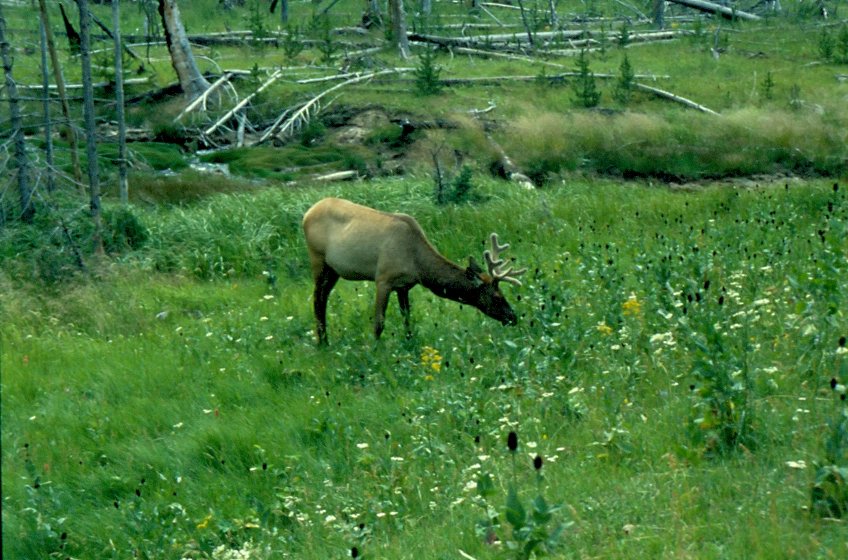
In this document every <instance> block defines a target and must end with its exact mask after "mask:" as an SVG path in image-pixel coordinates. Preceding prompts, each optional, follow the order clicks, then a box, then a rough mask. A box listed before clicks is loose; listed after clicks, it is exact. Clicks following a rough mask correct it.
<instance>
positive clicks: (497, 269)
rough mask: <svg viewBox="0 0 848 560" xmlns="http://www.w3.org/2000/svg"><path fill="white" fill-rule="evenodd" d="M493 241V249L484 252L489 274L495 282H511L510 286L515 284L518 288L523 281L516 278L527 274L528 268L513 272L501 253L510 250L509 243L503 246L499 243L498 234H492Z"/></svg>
mask: <svg viewBox="0 0 848 560" xmlns="http://www.w3.org/2000/svg"><path fill="white" fill-rule="evenodd" d="M490 239H491V241H492V249H491V250H486V251H484V252H483V257H484V258H485V259H486V265H487V266H488V268H489V274H491V275H492V278H493V279H494V281H495V282H499V281H501V280H503V281H504V282H509V283H510V284H515V285H516V286H520V285H521V281H520V280H519V279H518V278H516V276H521V275H522V274H524V273H525V272H527V269H526V268H522V269H520V270H513V269H512V267H511V266H510V267H508V268H505V267H506V264H507V263H506V262H505V261H504V260H503V259H502V258H500V253H501V251H506V250H507V249H509V243H504V244H503V245H501V244H500V243H499V242H498V234H497V233H492V235H491V236H490Z"/></svg>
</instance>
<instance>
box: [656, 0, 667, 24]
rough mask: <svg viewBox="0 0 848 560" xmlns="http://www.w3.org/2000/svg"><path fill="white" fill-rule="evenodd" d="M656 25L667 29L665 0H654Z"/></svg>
mask: <svg viewBox="0 0 848 560" xmlns="http://www.w3.org/2000/svg"><path fill="white" fill-rule="evenodd" d="M654 27H656V28H657V29H665V0H654Z"/></svg>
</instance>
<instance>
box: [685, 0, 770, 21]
mask: <svg viewBox="0 0 848 560" xmlns="http://www.w3.org/2000/svg"><path fill="white" fill-rule="evenodd" d="M668 1H669V2H673V3H675V4H680V5H681V6H686V7H687V8H692V9H693V10H698V11H699V12H706V13H709V14H715V15H718V16H721V17H723V18H724V19H731V20H732V19H742V20H747V21H759V20H760V19H762V18H760V16H758V15H754V14H749V13H747V12H742V11H739V10H737V9H735V8H728V7H727V6H721V5H719V4H713V3H712V2H705V1H704V0H668Z"/></svg>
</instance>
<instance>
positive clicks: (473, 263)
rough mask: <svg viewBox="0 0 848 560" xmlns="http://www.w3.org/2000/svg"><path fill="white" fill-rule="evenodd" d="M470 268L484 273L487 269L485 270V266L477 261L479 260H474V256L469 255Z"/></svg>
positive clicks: (478, 272)
mask: <svg viewBox="0 0 848 560" xmlns="http://www.w3.org/2000/svg"><path fill="white" fill-rule="evenodd" d="M468 270H470V271H471V272H473V273H474V274H483V273H484V272H486V271H485V270H483V267H481V266H480V265H479V264H478V263H477V261H476V260H474V257H468Z"/></svg>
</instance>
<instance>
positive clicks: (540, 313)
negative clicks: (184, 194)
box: [0, 178, 848, 560]
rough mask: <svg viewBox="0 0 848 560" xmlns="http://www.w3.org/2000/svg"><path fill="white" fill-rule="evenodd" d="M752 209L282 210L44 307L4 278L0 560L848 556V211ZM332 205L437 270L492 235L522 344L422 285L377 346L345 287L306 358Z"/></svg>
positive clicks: (497, 192)
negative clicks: (390, 234) (322, 220)
mask: <svg viewBox="0 0 848 560" xmlns="http://www.w3.org/2000/svg"><path fill="white" fill-rule="evenodd" d="M741 183H742V182H741V181H740V182H739V183H736V184H733V183H724V184H711V185H702V186H699V187H698V188H694V189H684V188H678V189H670V188H668V187H666V186H654V185H651V184H648V183H630V184H621V183H619V182H614V181H608V180H604V179H594V180H577V179H575V180H573V181H570V182H568V183H562V184H557V185H551V186H550V187H549V188H547V189H545V190H538V191H532V192H530V191H524V190H517V189H515V188H514V187H511V186H508V185H506V184H504V183H498V182H489V181H477V183H476V192H478V193H479V194H480V195H481V197H482V200H481V201H478V202H476V203H473V204H461V205H447V206H436V205H435V204H434V203H433V202H432V184H431V181H430V179H429V178H418V179H416V178H406V179H404V180H400V179H396V180H382V181H377V182H373V183H369V184H351V185H347V186H332V187H331V186H323V187H299V188H293V189H292V188H290V189H282V188H268V189H264V190H261V191H257V192H252V193H242V194H222V195H218V196H215V197H212V198H209V199H206V200H205V201H202V202H199V203H196V204H194V205H189V206H182V207H140V208H135V209H134V210H133V212H134V213H135V215H136V216H137V218H138V220H139V221H140V222H141V223H142V224H144V227H145V228H147V230H148V232H149V239H148V240H147V242H146V243H144V244H143V245H141V246H140V247H139V248H137V249H135V250H130V251H127V252H125V253H124V254H123V256H122V257H120V258H113V259H110V260H108V261H102V262H101V263H99V264H98V265H97V266H96V268H95V269H94V270H91V271H90V272H89V274H88V275H87V276H85V277H81V278H78V279H71V280H67V279H66V280H65V281H63V282H61V283H57V284H54V285H53V287H52V288H49V289H46V288H43V287H41V288H36V287H35V286H34V285H33V284H32V283H31V281H29V280H27V281H24V280H23V279H24V278H28V276H27V270H28V268H27V267H31V269H32V270H35V269H36V268H37V267H38V266H39V263H38V262H36V261H37V257H36V256H32V258H29V259H27V258H24V257H21V258H19V259H17V260H15V261H7V262H10V263H12V262H13V263H15V266H17V267H20V268H13V267H12V268H4V269H3V272H2V273H0V284H1V285H2V289H0V305H2V310H3V317H4V319H3V321H2V325H0V334H2V339H0V341H1V342H0V344H2V347H0V350H2V352H0V368H2V370H1V371H0V373H2V426H3V429H2V450H3V451H2V483H3V556H4V558H21V559H23V558H52V557H56V558H127V557H138V558H157V559H160V558H177V559H178V558H192V559H200V558H209V559H218V560H220V559H227V560H229V559H247V558H250V559H259V558H262V559H264V558H269V559H270V558H316V559H318V558H321V559H324V558H345V557H359V558H398V559H400V558H460V557H462V558H478V559H482V558H530V557H532V556H533V555H541V554H543V553H545V552H550V553H551V554H552V555H553V556H555V557H569V558H572V557H573V558H841V557H845V556H846V554H848V526H846V524H845V523H846V522H845V519H844V515H843V518H842V519H838V518H837V514H839V513H842V514H844V509H842V510H840V509H839V508H840V507H841V508H844V507H845V504H846V503H848V500H846V498H845V487H844V483H843V485H841V486H840V485H839V484H834V483H832V482H833V481H834V480H836V479H833V478H828V474H827V473H829V472H834V471H832V470H828V469H830V468H831V467H832V468H833V469H838V468H842V469H843V471H844V469H845V467H846V465H848V457H846V453H848V437H847V436H846V431H848V429H846V422H848V420H846V416H845V415H846V407H845V403H844V401H841V400H840V398H839V391H840V390H841V391H843V394H844V387H843V386H842V385H841V384H836V385H835V388H836V390H835V391H834V390H832V387H831V385H832V384H831V379H836V380H837V381H838V382H839V383H845V382H846V380H848V350H846V346H845V344H846V343H845V337H846V335H848V321H847V320H846V314H845V309H846V296H845V292H846V283H845V278H846V277H848V270H846V268H848V261H846V257H848V186H846V185H845V183H844V181H843V182H838V181H834V180H809V181H800V180H796V179H787V180H785V181H779V182H764V183H759V184H758V183H755V182H753V181H747V182H745V184H744V185H743V184H741ZM326 195H340V196H346V197H349V198H352V199H354V200H357V201H360V202H363V203H366V204H370V205H373V206H377V207H380V208H384V209H391V210H401V211H405V212H408V213H411V214H413V215H414V216H416V217H417V218H418V219H419V221H420V223H421V224H422V226H423V227H424V229H425V231H427V232H428V234H429V236H430V239H431V240H432V241H433V243H434V244H435V245H436V246H437V247H439V248H440V250H441V251H442V252H443V253H444V254H445V255H446V256H448V257H449V258H451V259H453V260H455V261H463V260H465V259H466V258H467V256H468V255H475V256H478V257H479V254H480V253H481V252H482V250H483V248H484V241H485V239H486V236H487V234H488V233H489V232H490V231H497V232H498V233H499V234H500V235H501V238H502V239H504V240H507V241H509V242H511V243H512V247H511V249H510V250H509V252H508V254H509V255H510V256H512V257H514V258H515V261H516V263H517V264H518V265H519V266H527V267H529V269H530V270H529V272H528V273H527V274H526V275H525V277H524V285H523V286H521V287H512V286H510V287H507V288H505V291H508V293H507V297H508V299H510V301H511V302H512V303H513V307H514V308H515V309H516V311H517V313H518V314H519V315H520V322H519V325H518V326H516V327H512V328H510V327H502V326H501V325H499V324H498V323H496V322H494V321H491V320H489V319H487V318H485V317H483V316H482V315H481V314H479V313H478V312H477V311H475V310H472V309H467V308H462V307H461V306H459V305H458V304H455V303H453V302H450V301H446V300H441V299H438V298H436V297H435V296H434V295H432V294H431V293H429V292H428V291H426V290H425V289H424V288H420V287H419V288H416V289H415V290H413V292H412V294H411V296H412V306H413V321H414V325H415V334H414V336H413V338H412V339H411V340H407V339H406V338H405V337H404V336H402V335H401V334H400V333H401V332H402V321H401V317H400V313H399V311H398V309H397V304H396V301H395V300H394V298H393V300H392V302H391V304H390V308H389V314H388V318H387V330H386V332H385V333H384V337H383V340H382V341H381V342H380V343H379V344H375V343H374V341H373V340H372V337H371V316H372V299H373V286H372V285H370V284H367V283H352V282H341V283H340V284H339V286H338V287H337V288H336V290H335V291H334V292H333V295H332V297H331V301H330V307H329V320H330V324H329V335H330V345H329V347H327V348H318V347H316V345H315V343H314V338H313V334H312V328H313V323H312V315H311V279H310V278H309V272H308V264H307V259H306V254H305V249H304V246H303V241H302V238H301V233H300V217H301V216H302V213H303V211H304V210H305V209H306V208H307V207H308V206H309V205H310V204H311V203H312V202H314V201H316V200H317V199H319V198H320V197H322V196H326ZM30 278H31V276H30ZM510 432H513V433H514V434H515V436H513V437H516V438H517V439H516V440H514V441H512V442H508V440H510V439H512V438H510V437H509V434H510ZM508 443H512V444H517V447H515V448H514V450H511V449H510V448H509V447H508ZM836 472H839V471H836ZM843 480H844V479H843ZM828 481H830V482H831V483H830V484H829V483H828ZM817 482H818V491H817V492H815V493H814V492H813V488H814V485H816V483H817ZM814 495H815V499H813V497H812V496H814ZM834 508H836V509H834Z"/></svg>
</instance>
